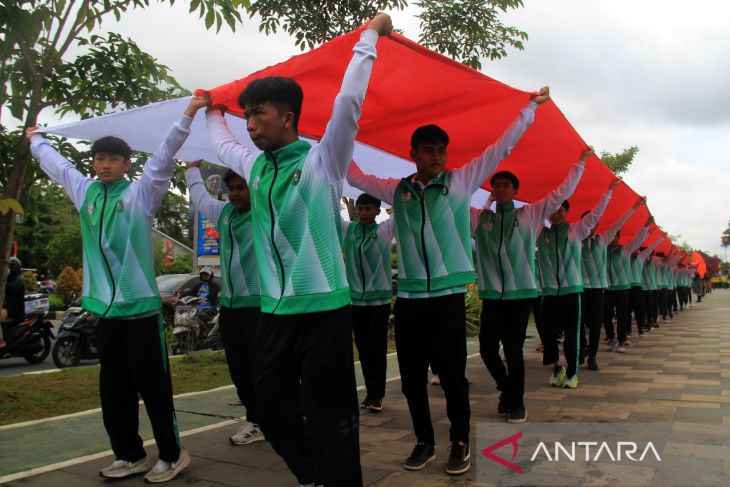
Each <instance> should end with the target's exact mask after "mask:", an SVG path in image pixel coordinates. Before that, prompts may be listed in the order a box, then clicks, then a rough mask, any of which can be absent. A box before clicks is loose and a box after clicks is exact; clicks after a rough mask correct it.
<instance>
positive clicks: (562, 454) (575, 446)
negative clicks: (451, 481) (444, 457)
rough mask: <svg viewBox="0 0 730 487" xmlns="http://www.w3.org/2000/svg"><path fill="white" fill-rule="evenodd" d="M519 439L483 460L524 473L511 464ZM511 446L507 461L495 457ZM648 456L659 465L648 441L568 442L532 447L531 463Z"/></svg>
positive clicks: (640, 459) (518, 435) (500, 444)
mask: <svg viewBox="0 0 730 487" xmlns="http://www.w3.org/2000/svg"><path fill="white" fill-rule="evenodd" d="M521 439H522V432H519V433H515V434H514V435H512V436H509V437H507V438H504V439H502V440H500V441H498V442H497V443H494V444H492V445H489V446H488V447H486V448H485V449H484V450H482V455H484V457H486V458H488V459H490V460H492V461H494V462H496V463H498V464H500V465H502V466H503V467H505V468H508V469H510V470H514V471H515V472H517V473H523V469H522V467H520V466H519V465H516V464H514V463H512V462H513V461H514V459H515V458H516V457H517V453H518V452H519V448H520V445H519V441H520V440H521ZM506 445H511V446H512V458H511V461H510V460H506V459H504V458H502V457H499V456H497V455H495V454H494V451H495V450H498V449H500V448H502V447H503V446H506ZM647 456H653V457H654V458H656V460H657V461H659V462H661V461H662V459H661V457H660V456H659V453H658V452H657V450H656V448H655V447H654V444H653V443H652V442H651V441H649V442H647V443H646V444H645V445H643V444H639V443H636V442H634V441H617V442H607V441H602V442H597V441H571V442H560V441H555V442H548V443H546V442H544V441H541V442H540V443H538V445H537V446H536V447H535V449H534V451H533V452H532V455H531V456H530V461H531V462H534V461H537V460H540V459H544V460H547V461H548V462H559V461H571V462H575V461H576V460H577V461H586V462H594V463H597V462H599V461H603V462H606V461H611V462H621V461H624V460H630V461H633V462H643V461H644V459H645V458H646V457H647Z"/></svg>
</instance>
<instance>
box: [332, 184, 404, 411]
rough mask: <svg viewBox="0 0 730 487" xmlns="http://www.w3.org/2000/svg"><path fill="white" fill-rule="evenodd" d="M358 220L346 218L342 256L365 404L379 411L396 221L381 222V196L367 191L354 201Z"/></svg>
mask: <svg viewBox="0 0 730 487" xmlns="http://www.w3.org/2000/svg"><path fill="white" fill-rule="evenodd" d="M355 208H356V210H357V220H358V221H356V222H343V225H344V231H343V242H342V255H343V257H344V259H345V268H346V270H347V281H348V282H349V283H350V298H351V299H352V332H353V334H354V335H355V346H357V352H358V355H359V357H360V366H361V367H362V375H363V377H364V379H365V391H366V396H365V399H364V400H363V401H362V403H360V407H361V408H362V409H369V410H370V411H375V412H380V411H381V410H382V409H383V397H385V373H386V367H387V354H388V318H390V301H391V297H392V295H393V278H392V275H391V272H390V248H391V245H392V242H393V232H394V230H395V220H394V219H393V217H390V218H389V219H388V220H386V221H384V222H383V223H377V222H376V221H375V217H376V216H377V215H379V214H380V200H379V199H377V198H374V197H372V196H370V195H369V194H366V193H363V194H361V195H360V196H358V198H357V200H356V201H355Z"/></svg>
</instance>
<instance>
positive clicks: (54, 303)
mask: <svg viewBox="0 0 730 487" xmlns="http://www.w3.org/2000/svg"><path fill="white" fill-rule="evenodd" d="M48 306H49V307H50V308H51V311H60V310H62V309H65V308H66V306H65V305H64V303H63V298H62V297H61V296H59V295H58V294H49V295H48Z"/></svg>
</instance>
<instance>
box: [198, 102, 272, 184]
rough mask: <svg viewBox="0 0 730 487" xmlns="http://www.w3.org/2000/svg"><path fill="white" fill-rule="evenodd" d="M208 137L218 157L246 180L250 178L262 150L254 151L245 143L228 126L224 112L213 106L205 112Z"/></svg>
mask: <svg viewBox="0 0 730 487" xmlns="http://www.w3.org/2000/svg"><path fill="white" fill-rule="evenodd" d="M205 121H206V124H207V126H208V137H209V138H210V142H211V144H213V148H214V149H215V153H216V155H217V156H218V159H219V160H220V161H221V163H223V165H224V166H226V167H227V168H229V169H232V170H233V171H235V172H236V173H237V174H240V175H241V176H242V177H243V178H244V179H245V180H246V181H248V180H249V179H250V176H251V168H252V167H253V163H254V161H255V160H256V157H257V156H258V155H259V154H260V152H256V151H252V150H251V149H249V148H248V147H246V146H245V145H243V144H242V143H241V142H239V140H238V139H237V138H236V136H235V135H233V133H232V132H231V129H229V128H228V124H227V123H226V119H225V117H224V116H223V112H221V111H220V109H218V108H211V109H209V110H208V111H207V112H205Z"/></svg>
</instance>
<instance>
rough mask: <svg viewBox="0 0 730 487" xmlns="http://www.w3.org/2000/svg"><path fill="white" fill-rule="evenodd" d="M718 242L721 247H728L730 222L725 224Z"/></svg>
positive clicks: (729, 243) (729, 244)
mask: <svg viewBox="0 0 730 487" xmlns="http://www.w3.org/2000/svg"><path fill="white" fill-rule="evenodd" d="M720 242H721V244H722V246H723V247H730V222H727V228H726V229H725V231H724V232H722V236H720Z"/></svg>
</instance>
